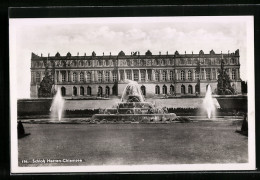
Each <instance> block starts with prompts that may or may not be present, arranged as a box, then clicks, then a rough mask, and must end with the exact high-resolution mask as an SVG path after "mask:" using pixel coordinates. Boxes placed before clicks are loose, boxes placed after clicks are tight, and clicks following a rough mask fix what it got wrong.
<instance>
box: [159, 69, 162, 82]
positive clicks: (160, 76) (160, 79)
mask: <svg viewBox="0 0 260 180" xmlns="http://www.w3.org/2000/svg"><path fill="white" fill-rule="evenodd" d="M159 81H162V70H161V69H160V70H159Z"/></svg>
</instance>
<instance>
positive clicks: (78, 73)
mask: <svg viewBox="0 0 260 180" xmlns="http://www.w3.org/2000/svg"><path fill="white" fill-rule="evenodd" d="M77 81H78V82H80V71H78V72H77Z"/></svg>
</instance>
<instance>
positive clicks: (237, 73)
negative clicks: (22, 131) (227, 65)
mask: <svg viewBox="0 0 260 180" xmlns="http://www.w3.org/2000/svg"><path fill="white" fill-rule="evenodd" d="M238 79H239V69H236V80H238Z"/></svg>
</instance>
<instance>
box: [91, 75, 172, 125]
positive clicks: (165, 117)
mask: <svg viewBox="0 0 260 180" xmlns="http://www.w3.org/2000/svg"><path fill="white" fill-rule="evenodd" d="M176 118H177V116H176V115H175V114H174V113H168V112H167V110H164V111H162V110H161V109H160V108H156V107H155V105H154V104H152V103H151V102H146V101H145V98H144V96H143V94H142V91H141V88H140V86H139V84H138V83H137V82H136V81H131V80H128V84H127V85H126V87H125V89H124V91H123V94H122V97H121V102H120V103H118V104H117V105H116V107H115V108H111V109H104V110H103V109H100V111H99V114H95V115H93V116H92V120H94V121H101V120H105V121H112V122H118V121H131V122H159V121H173V120H175V119H176Z"/></svg>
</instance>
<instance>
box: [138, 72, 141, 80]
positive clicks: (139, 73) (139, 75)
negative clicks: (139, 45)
mask: <svg viewBox="0 0 260 180" xmlns="http://www.w3.org/2000/svg"><path fill="white" fill-rule="evenodd" d="M138 81H141V71H140V69H138Z"/></svg>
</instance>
